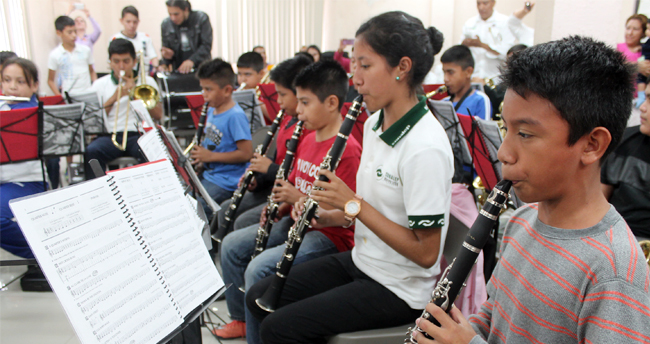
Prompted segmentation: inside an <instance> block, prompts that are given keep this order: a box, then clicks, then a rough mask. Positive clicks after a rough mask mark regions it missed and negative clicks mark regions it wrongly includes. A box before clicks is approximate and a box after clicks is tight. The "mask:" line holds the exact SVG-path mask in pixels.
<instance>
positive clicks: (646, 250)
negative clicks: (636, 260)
mask: <svg viewBox="0 0 650 344" xmlns="http://www.w3.org/2000/svg"><path fill="white" fill-rule="evenodd" d="M639 245H641V249H643V255H644V256H645V261H646V263H648V265H649V266H650V240H643V241H639Z"/></svg>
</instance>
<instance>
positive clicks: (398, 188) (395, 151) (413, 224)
mask: <svg viewBox="0 0 650 344" xmlns="http://www.w3.org/2000/svg"><path fill="white" fill-rule="evenodd" d="M382 122H383V110H382V111H380V112H377V113H375V114H373V115H372V116H371V117H369V118H368V120H367V121H366V123H365V125H364V133H363V153H362V155H361V163H360V165H359V170H358V172H357V193H358V194H359V195H361V196H362V197H363V199H364V200H365V201H366V202H368V203H369V204H370V205H372V207H373V208H375V209H377V210H378V211H379V212H380V213H382V214H383V215H384V216H386V217H387V218H388V219H389V220H391V221H393V222H395V223H397V224H399V225H401V226H404V227H407V228H411V229H414V228H438V227H440V228H442V232H441V239H440V247H439V248H438V249H439V253H438V261H437V262H436V264H435V265H434V266H433V267H431V268H429V269H425V268H423V267H421V266H419V265H417V264H416V263H414V262H413V261H411V260H409V259H408V258H406V257H404V256H402V255H401V254H399V253H398V252H397V251H395V250H394V249H392V248H391V247H390V246H388V245H387V244H386V243H385V242H384V241H382V240H381V239H380V238H379V237H378V236H377V235H375V234H374V233H373V232H372V231H371V230H369V229H368V228H367V227H366V225H365V224H363V223H362V222H361V221H356V229H355V234H354V243H355V247H354V248H353V249H352V259H353V261H354V264H355V265H356V266H357V267H358V268H359V269H360V270H361V271H363V272H364V273H365V274H367V275H368V276H370V277H371V278H372V279H374V280H375V281H377V282H379V283H381V284H382V285H384V286H385V287H386V288H388V289H389V290H390V291H392V292H393V293H395V295H397V296H398V297H399V298H400V299H402V300H404V301H405V302H406V303H407V304H408V305H409V306H410V307H411V308H413V309H423V308H424V306H425V305H426V304H427V303H428V302H429V300H430V298H431V291H433V288H434V287H435V283H436V280H435V277H436V275H438V274H439V273H440V257H441V256H442V250H443V247H444V243H445V237H446V236H447V223H448V222H449V209H450V206H451V178H452V176H453V174H454V164H453V162H454V158H453V154H452V151H451V146H450V144H449V139H447V134H446V133H445V130H444V129H443V128H442V126H441V125H440V123H438V121H437V120H436V119H435V117H434V116H433V114H432V113H431V112H430V111H429V108H428V107H427V106H426V103H425V100H421V101H420V102H419V103H418V104H417V105H416V106H415V107H413V109H411V110H410V111H409V112H408V113H407V114H406V115H404V117H402V118H401V119H400V120H398V121H397V122H395V123H394V124H393V125H392V126H391V127H390V128H388V130H386V131H385V132H384V131H382V128H381V124H382Z"/></svg>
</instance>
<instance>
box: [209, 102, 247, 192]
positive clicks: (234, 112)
mask: <svg viewBox="0 0 650 344" xmlns="http://www.w3.org/2000/svg"><path fill="white" fill-rule="evenodd" d="M203 131H204V133H205V135H204V139H203V142H202V144H201V145H202V146H203V147H205V148H207V149H209V150H211V151H213V152H219V153H225V152H232V151H235V150H237V141H241V140H250V139H251V129H250V126H249V124H248V119H247V118H246V114H245V113H244V110H242V108H241V107H240V106H239V104H237V103H235V106H233V107H232V108H230V109H229V110H227V111H225V112H223V113H220V114H217V115H215V114H214V108H210V109H209V110H208V118H207V120H206V123H205V129H204V130H203ZM246 167H248V162H243V163H240V164H225V163H221V162H211V163H207V164H205V171H204V172H203V178H205V179H207V180H208V181H209V182H211V183H213V184H216V185H218V186H220V187H222V188H223V189H226V190H228V191H234V190H235V189H237V183H238V182H239V178H240V177H241V176H242V174H244V172H245V171H246Z"/></svg>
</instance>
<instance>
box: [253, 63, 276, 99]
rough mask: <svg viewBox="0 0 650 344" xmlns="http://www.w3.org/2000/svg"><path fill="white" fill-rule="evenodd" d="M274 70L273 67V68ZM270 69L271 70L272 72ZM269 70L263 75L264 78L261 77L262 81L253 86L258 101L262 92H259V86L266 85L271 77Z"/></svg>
mask: <svg viewBox="0 0 650 344" xmlns="http://www.w3.org/2000/svg"><path fill="white" fill-rule="evenodd" d="M273 68H275V66H273ZM273 68H271V70H273ZM271 70H269V71H267V72H266V74H264V77H262V80H260V83H259V84H257V86H255V96H256V97H257V98H258V99H259V98H260V97H261V96H262V91H260V84H268V83H269V78H270V77H271Z"/></svg>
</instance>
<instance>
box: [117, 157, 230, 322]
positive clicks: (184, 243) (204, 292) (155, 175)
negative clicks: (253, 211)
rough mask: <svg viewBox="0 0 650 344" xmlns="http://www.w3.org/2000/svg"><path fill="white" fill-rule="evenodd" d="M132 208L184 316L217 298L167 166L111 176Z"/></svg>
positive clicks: (214, 275) (196, 230) (216, 281)
mask: <svg viewBox="0 0 650 344" xmlns="http://www.w3.org/2000/svg"><path fill="white" fill-rule="evenodd" d="M109 175H112V176H115V178H116V180H117V183H118V185H119V188H120V190H121V193H122V194H123V195H124V197H125V199H126V201H127V203H128V204H129V205H131V207H132V208H133V212H134V213H133V214H134V217H135V218H136V219H137V220H138V227H139V228H140V229H142V233H143V234H144V236H145V238H146V239H147V242H148V243H149V247H150V248H151V250H152V252H153V255H154V257H156V259H157V262H158V264H159V266H160V267H161V268H162V271H163V274H164V275H165V280H166V281H167V284H168V285H169V286H170V289H171V291H172V294H173V296H174V299H175V300H176V302H178V304H179V306H180V308H181V313H182V314H183V316H185V315H187V314H188V313H189V312H191V311H192V310H193V309H194V308H196V307H197V306H199V305H200V304H201V302H203V301H205V300H206V299H207V298H208V297H209V296H211V295H212V294H214V293H215V292H217V290H219V289H220V288H221V287H222V286H223V285H224V283H223V280H222V279H221V276H219V273H218V272H217V268H216V267H215V266H214V263H213V262H212V259H211V258H210V255H209V253H208V251H207V250H206V248H205V245H204V244H203V239H202V238H201V228H202V226H201V227H198V226H199V225H198V223H199V221H200V219H199V220H198V221H197V219H198V215H197V214H196V212H194V210H193V209H192V207H191V205H190V204H189V202H188V201H187V199H186V198H185V196H184V195H183V190H182V188H181V185H180V183H179V181H178V178H177V177H176V172H175V171H174V168H173V166H172V164H171V162H170V161H168V160H159V161H156V162H151V163H146V164H141V165H138V166H137V167H133V168H126V169H122V170H116V171H113V172H109Z"/></svg>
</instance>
